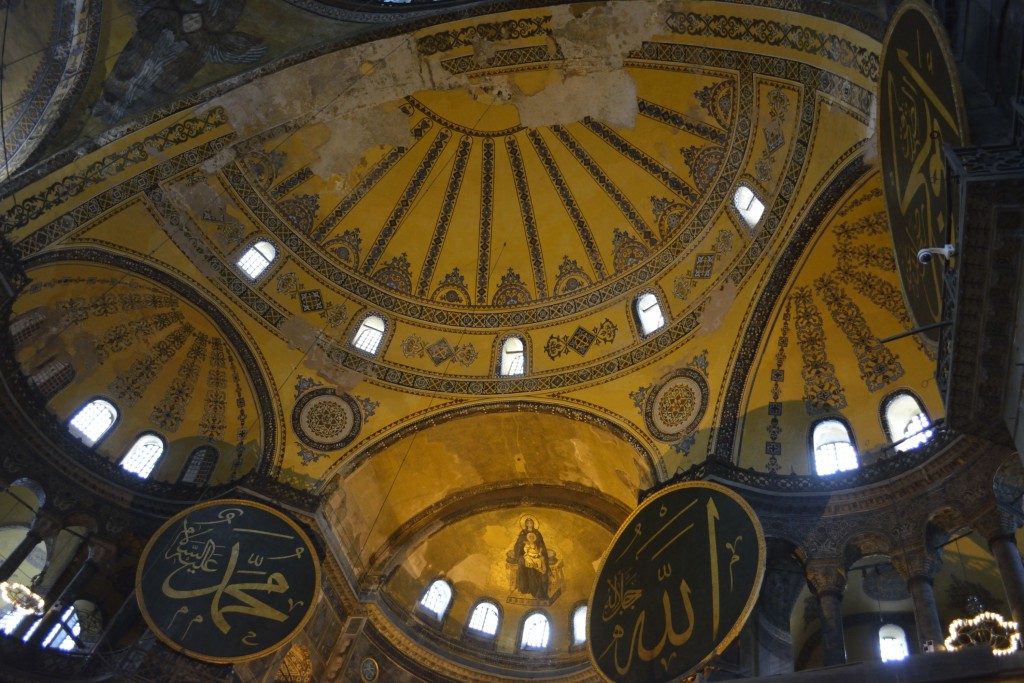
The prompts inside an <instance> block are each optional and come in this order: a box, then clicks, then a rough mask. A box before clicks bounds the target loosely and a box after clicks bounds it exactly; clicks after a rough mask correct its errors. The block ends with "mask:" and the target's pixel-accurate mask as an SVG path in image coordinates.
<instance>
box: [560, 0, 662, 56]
mask: <svg viewBox="0 0 1024 683" xmlns="http://www.w3.org/2000/svg"><path fill="white" fill-rule="evenodd" d="M665 17H666V12H665V11H664V10H662V8H661V6H660V5H658V6H656V8H652V6H651V5H650V4H648V3H646V2H616V3H608V4H603V3H602V4H597V3H592V4H590V5H584V6H575V5H570V6H565V5H562V6H558V7H553V8H552V9H551V29H552V34H553V35H554V38H555V40H556V41H557V42H558V44H559V45H560V46H561V48H562V54H564V55H565V58H566V61H567V63H568V64H570V65H571V66H577V65H576V64H574V62H590V63H593V64H601V65H604V66H605V67H607V68H613V69H615V68H619V67H621V66H622V62H623V60H624V59H625V57H626V55H627V54H629V52H630V51H631V50H635V49H636V48H638V47H640V44H641V43H642V42H643V41H644V40H649V39H650V37H651V36H652V35H656V34H658V33H664V32H665V24H664V21H665Z"/></svg>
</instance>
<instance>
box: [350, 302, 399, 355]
mask: <svg viewBox="0 0 1024 683" xmlns="http://www.w3.org/2000/svg"><path fill="white" fill-rule="evenodd" d="M370 318H376V319H377V320H380V321H381V323H382V324H383V325H384V329H383V330H381V331H380V340H379V341H378V342H377V346H376V347H375V348H374V350H373V351H367V350H366V349H362V348H360V347H358V346H356V339H358V337H359V334H360V332H362V330H363V326H364V325H366V321H367V320H368V319H370ZM366 327H368V328H369V329H371V330H372V329H374V328H373V327H371V326H369V325H366ZM351 329H352V332H351V333H350V334H349V336H348V346H349V348H351V349H353V350H354V351H355V352H356V353H360V354H362V355H363V356H366V357H367V358H380V356H381V354H382V353H383V351H384V349H385V347H386V346H387V343H386V342H387V340H388V335H389V333H390V332H391V322H390V321H389V320H388V317H387V316H386V315H384V314H383V313H379V312H377V311H367V312H365V313H364V314H363V315H361V316H360V317H359V319H358V322H356V323H355V324H354V325H353V326H352V328H351Z"/></svg>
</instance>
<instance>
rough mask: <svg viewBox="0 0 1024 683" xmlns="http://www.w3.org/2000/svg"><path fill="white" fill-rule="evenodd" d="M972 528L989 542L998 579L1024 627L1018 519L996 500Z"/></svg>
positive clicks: (1022, 574) (1017, 620) (1023, 569)
mask: <svg viewBox="0 0 1024 683" xmlns="http://www.w3.org/2000/svg"><path fill="white" fill-rule="evenodd" d="M1003 505H1005V504H1003ZM971 526H972V527H973V528H974V530H975V531H977V532H978V533H980V534H981V535H982V536H984V537H985V539H986V540H987V541H988V547H989V550H991V551H992V557H993V558H994V559H995V561H996V567H997V568H998V569H999V578H1000V579H1002V582H1003V592H1004V593H1005V594H1006V601H1007V602H1008V603H1009V605H1010V612H1011V614H1012V615H1013V620H1014V621H1016V622H1017V624H1018V625H1020V624H1022V623H1024V622H1022V620H1024V566H1022V563H1021V559H1020V554H1019V553H1018V552H1017V542H1016V539H1015V534H1016V531H1017V519H1016V516H1015V515H1014V514H1012V513H1010V512H1008V511H1006V510H1005V509H1004V508H1003V507H1001V506H1000V503H998V502H996V501H995V499H993V501H992V505H991V506H990V507H989V508H988V510H986V512H985V513H984V514H982V515H981V516H980V517H979V518H978V519H975V520H973V521H972V522H971ZM1003 616H1004V617H1005V616H1006V615H1005V614H1004V615H1003Z"/></svg>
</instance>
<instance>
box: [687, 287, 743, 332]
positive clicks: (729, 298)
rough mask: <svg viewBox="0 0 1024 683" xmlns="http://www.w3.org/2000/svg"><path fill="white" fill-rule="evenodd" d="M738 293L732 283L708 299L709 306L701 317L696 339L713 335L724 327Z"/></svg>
mask: <svg viewBox="0 0 1024 683" xmlns="http://www.w3.org/2000/svg"><path fill="white" fill-rule="evenodd" d="M736 293H737V290H736V285H735V284H733V283H732V282H727V283H725V284H724V285H723V286H722V288H721V289H720V290H718V291H717V292H713V293H712V294H711V296H710V297H708V303H707V306H706V307H705V308H704V313H703V314H702V315H701V317H700V325H699V326H698V327H697V331H696V333H695V334H694V337H702V336H704V335H707V334H711V333H712V332H715V331H716V330H718V328H719V327H721V326H722V323H723V322H724V321H725V317H726V316H727V315H728V314H729V311H730V310H731V309H732V305H733V302H734V301H736Z"/></svg>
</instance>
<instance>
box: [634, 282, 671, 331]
mask: <svg viewBox="0 0 1024 683" xmlns="http://www.w3.org/2000/svg"><path fill="white" fill-rule="evenodd" d="M636 317H637V320H639V321H640V330H641V331H642V332H643V334H644V336H645V337H646V336H647V335H649V334H651V333H652V332H656V331H657V330H660V329H661V328H662V327H664V326H665V316H664V314H662V312H661V304H660V303H659V302H658V295H657V294H655V293H654V292H646V293H644V294H641V295H640V296H638V297H637V298H636Z"/></svg>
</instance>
